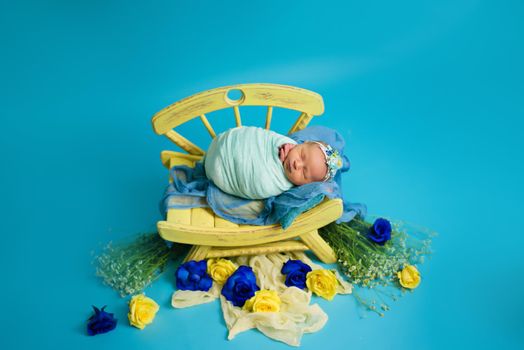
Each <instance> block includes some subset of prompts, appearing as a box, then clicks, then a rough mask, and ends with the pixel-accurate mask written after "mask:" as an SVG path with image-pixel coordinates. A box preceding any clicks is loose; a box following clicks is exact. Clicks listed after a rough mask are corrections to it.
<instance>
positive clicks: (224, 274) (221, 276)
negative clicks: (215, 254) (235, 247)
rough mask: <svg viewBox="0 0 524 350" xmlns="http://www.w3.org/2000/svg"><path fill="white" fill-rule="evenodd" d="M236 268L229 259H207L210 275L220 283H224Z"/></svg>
mask: <svg viewBox="0 0 524 350" xmlns="http://www.w3.org/2000/svg"><path fill="white" fill-rule="evenodd" d="M236 269H237V267H236V265H235V264H233V263H232V262H231V261H230V260H227V259H222V258H218V259H209V260H208V261H207V273H208V275H209V276H211V278H212V279H213V280H214V281H215V282H216V283H219V284H224V283H225V282H226V280H227V279H228V278H229V276H231V275H232V274H233V272H235V270H236Z"/></svg>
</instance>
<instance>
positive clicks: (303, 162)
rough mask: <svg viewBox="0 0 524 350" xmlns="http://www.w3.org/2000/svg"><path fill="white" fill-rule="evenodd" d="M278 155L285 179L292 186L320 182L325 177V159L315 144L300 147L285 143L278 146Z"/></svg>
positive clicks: (304, 144)
mask: <svg viewBox="0 0 524 350" xmlns="http://www.w3.org/2000/svg"><path fill="white" fill-rule="evenodd" d="M278 155H279V158H280V160H281V161H282V165H283V166H284V171H285V173H286V177H287V178H288V180H289V181H291V182H292V183H293V184H294V185H297V186H300V185H304V184H307V183H310V182H315V181H322V180H323V179H324V177H325V176H326V173H327V165H326V158H325V157H324V153H323V152H322V150H321V149H320V146H319V145H317V144H316V143H313V142H305V143H302V144H300V145H293V144H290V143H286V144H284V145H282V146H280V148H279V153H278Z"/></svg>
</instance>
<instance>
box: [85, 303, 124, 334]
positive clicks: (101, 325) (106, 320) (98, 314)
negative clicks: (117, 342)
mask: <svg viewBox="0 0 524 350" xmlns="http://www.w3.org/2000/svg"><path fill="white" fill-rule="evenodd" d="M105 308H106V307H105V306H104V307H103V308H102V309H101V310H99V309H98V308H97V307H96V306H93V310H94V311H95V314H94V315H92V316H91V317H89V320H87V334H89V335H97V334H102V333H107V332H109V331H112V330H113V329H115V327H116V322H117V319H116V318H114V316H113V314H111V313H109V312H105V311H104V309H105Z"/></svg>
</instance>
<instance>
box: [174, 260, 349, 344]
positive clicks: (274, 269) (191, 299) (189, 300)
mask: <svg viewBox="0 0 524 350" xmlns="http://www.w3.org/2000/svg"><path fill="white" fill-rule="evenodd" d="M289 259H299V260H302V262H304V263H306V264H308V265H309V266H311V268H312V269H313V270H318V269H323V267H322V266H320V265H317V264H315V263H313V262H312V261H311V260H310V259H309V258H308V257H307V256H306V255H305V254H304V253H303V252H291V253H277V254H268V255H254V256H240V257H235V258H230V260H231V261H233V262H234V263H235V264H237V265H238V266H240V265H247V266H251V267H252V268H253V272H254V273H255V275H256V278H257V285H258V286H259V287H260V289H269V290H274V291H277V292H278V294H279V296H280V299H281V301H282V304H281V306H280V312H247V311H244V310H242V308H240V307H236V306H233V304H232V303H231V302H229V301H227V300H226V299H225V298H224V297H223V296H222V295H221V294H220V291H221V288H222V285H218V284H217V283H215V282H213V286H212V287H211V289H210V290H209V291H207V292H203V291H185V290H177V291H175V292H174V293H173V297H172V299H171V304H172V305H173V307H175V308H185V307H189V306H194V305H199V304H204V303H209V302H212V301H214V300H215V299H216V298H217V297H220V304H221V306H222V313H223V315H224V320H225V322H226V326H227V328H228V330H229V335H228V339H229V340H231V339H233V338H234V337H235V336H236V335H237V334H239V333H241V332H244V331H247V330H249V329H251V328H257V329H258V330H259V331H261V332H262V333H264V334H265V335H266V336H268V337H270V338H273V339H275V340H279V341H282V342H284V343H286V344H288V345H293V346H299V345H300V340H301V338H302V335H303V334H304V333H313V332H317V331H319V330H320V329H322V327H324V325H325V324H326V322H327V320H328V316H327V314H326V313H325V312H324V311H323V310H322V309H321V308H320V306H319V305H318V304H313V305H310V301H311V292H309V291H308V292H305V291H303V290H301V289H299V288H296V287H287V286H286V285H285V284H284V281H285V276H284V275H282V274H281V273H280V270H281V269H282V265H283V264H284V263H285V262H286V261H288V260H289ZM335 275H336V277H337V280H338V282H339V284H338V287H337V294H350V293H351V290H352V285H351V284H350V283H348V282H346V281H345V280H344V279H343V278H342V276H340V275H339V273H338V272H336V271H335Z"/></svg>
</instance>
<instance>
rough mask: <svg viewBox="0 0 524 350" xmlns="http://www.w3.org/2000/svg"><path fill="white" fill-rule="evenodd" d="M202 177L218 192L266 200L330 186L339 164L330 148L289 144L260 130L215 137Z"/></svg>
mask: <svg viewBox="0 0 524 350" xmlns="http://www.w3.org/2000/svg"><path fill="white" fill-rule="evenodd" d="M204 167H205V172H206V176H207V178H208V179H209V180H211V181H212V182H213V183H214V184H215V185H216V186H217V187H218V188H220V189H221V190H222V191H224V192H226V193H229V194H232V195H235V196H238V197H242V198H247V199H264V198H269V197H273V196H278V195H279V194H281V193H283V192H285V191H287V190H289V189H290V188H292V187H293V186H300V185H304V184H308V183H311V182H322V181H329V180H331V179H332V178H333V177H334V175H335V174H336V172H337V170H338V169H340V168H341V167H342V159H341V157H340V155H339V154H338V152H337V151H336V150H334V149H333V148H332V147H331V146H330V145H328V144H326V143H323V142H317V141H306V142H304V143H301V144H297V142H296V141H294V140H293V139H291V138H289V137H287V136H284V135H280V134H277V133H275V132H273V131H270V130H266V129H262V128H259V127H248V126H245V127H237V128H233V129H230V130H228V131H226V132H224V133H222V134H220V135H218V136H217V137H216V138H215V139H213V141H212V142H211V145H210V146H209V149H208V150H207V153H206V156H205V158H204Z"/></svg>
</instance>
